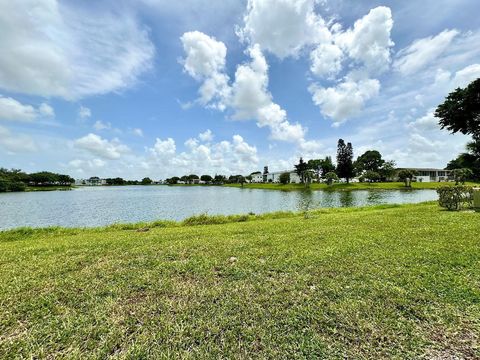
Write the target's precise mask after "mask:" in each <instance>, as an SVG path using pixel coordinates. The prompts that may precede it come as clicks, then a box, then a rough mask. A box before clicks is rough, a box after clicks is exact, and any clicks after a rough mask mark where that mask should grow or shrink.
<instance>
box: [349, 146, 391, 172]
mask: <svg viewBox="0 0 480 360" xmlns="http://www.w3.org/2000/svg"><path fill="white" fill-rule="evenodd" d="M384 163H385V160H383V159H382V155H381V154H380V153H379V152H378V151H377V150H368V151H365V152H364V153H363V154H362V155H360V156H359V157H358V158H357V161H356V162H355V170H356V171H357V172H363V171H375V172H379V170H380V168H381V167H382V166H383V164H384Z"/></svg>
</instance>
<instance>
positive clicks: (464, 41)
mask: <svg viewBox="0 0 480 360" xmlns="http://www.w3.org/2000/svg"><path fill="white" fill-rule="evenodd" d="M479 11H480V4H479V3H478V0H424V1H421V2H420V1H414V0H404V1H394V0H392V1H376V0H369V1H367V0H357V1H353V0H350V1H347V0H208V1H207V0H205V1H203V0H184V1H170V0H130V1H127V0H115V1H114V0H111V1H107V0H99V1H95V2H92V1H88V2H87V1H82V2H80V1H74V0H63V1H57V0H17V1H11V0H0V167H7V168H20V169H23V170H25V171H27V172H34V171H41V170H48V171H54V172H60V173H66V174H70V175H71V176H73V177H75V178H88V177H91V176H100V177H117V176H121V177H124V178H126V179H141V178H143V177H145V176H149V177H151V178H152V179H164V178H166V177H170V176H173V175H178V176H181V175H185V174H192V173H193V174H198V175H202V174H210V175H214V174H224V175H230V174H249V173H251V172H253V171H258V170H261V169H263V166H267V165H268V166H269V168H270V170H271V171H272V170H276V171H281V170H285V169H290V168H292V167H293V164H294V163H296V162H298V158H299V157H300V156H302V157H303V158H304V159H312V158H319V157H324V156H327V155H329V156H332V157H333V158H335V153H336V144H337V140H338V139H339V138H343V139H345V141H348V142H351V143H352V144H353V148H354V153H355V156H359V155H361V154H362V153H363V152H365V151H366V150H371V149H375V150H379V151H380V152H381V153H382V155H383V157H384V158H385V159H387V160H395V162H396V164H397V166H399V167H442V168H443V167H445V166H446V164H447V162H448V161H449V160H451V159H453V158H455V157H456V156H457V154H458V153H460V152H462V151H463V149H464V147H465V144H466V143H467V142H468V141H469V138H468V137H466V136H463V135H459V134H455V135H452V134H450V133H448V132H447V131H446V130H441V129H440V128H439V126H438V124H437V120H436V119H435V117H434V116H433V112H434V110H435V108H436V106H437V105H438V104H440V103H441V102H442V101H443V99H444V98H445V96H446V95H447V94H448V93H449V92H451V91H452V90H454V89H455V88H457V87H464V86H466V85H467V84H468V83H469V82H471V81H473V80H475V79H477V78H479V77H480V18H479V17H478V13H479Z"/></svg>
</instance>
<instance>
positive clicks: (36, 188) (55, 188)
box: [25, 186, 75, 191]
mask: <svg viewBox="0 0 480 360" xmlns="http://www.w3.org/2000/svg"><path fill="white" fill-rule="evenodd" d="M74 188H75V186H27V187H26V188H25V191H68V190H72V189H74Z"/></svg>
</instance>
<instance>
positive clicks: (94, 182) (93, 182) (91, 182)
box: [75, 176, 107, 186]
mask: <svg viewBox="0 0 480 360" xmlns="http://www.w3.org/2000/svg"><path fill="white" fill-rule="evenodd" d="M75 185H77V186H102V185H107V181H106V180H105V179H100V178H99V177H98V176H92V177H91V178H89V179H76V180H75Z"/></svg>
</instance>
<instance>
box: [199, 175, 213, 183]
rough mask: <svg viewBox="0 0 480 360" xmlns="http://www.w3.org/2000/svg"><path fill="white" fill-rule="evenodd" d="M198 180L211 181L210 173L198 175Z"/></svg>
mask: <svg viewBox="0 0 480 360" xmlns="http://www.w3.org/2000/svg"><path fill="white" fill-rule="evenodd" d="M200 180H202V181H205V182H211V181H212V180H213V178H212V177H211V176H210V175H202V176H200Z"/></svg>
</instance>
